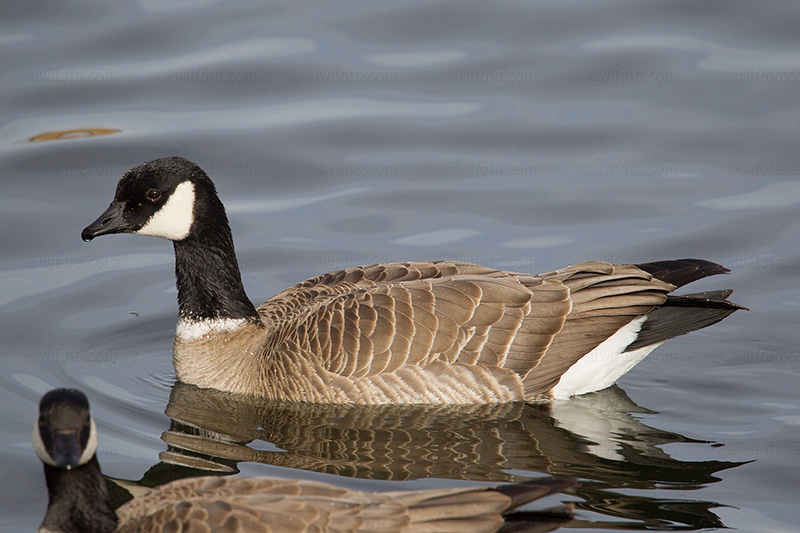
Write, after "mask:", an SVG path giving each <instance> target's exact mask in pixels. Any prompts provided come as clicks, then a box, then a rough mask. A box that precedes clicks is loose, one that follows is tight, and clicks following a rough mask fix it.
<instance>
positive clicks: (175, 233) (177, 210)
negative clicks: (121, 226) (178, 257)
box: [135, 181, 194, 241]
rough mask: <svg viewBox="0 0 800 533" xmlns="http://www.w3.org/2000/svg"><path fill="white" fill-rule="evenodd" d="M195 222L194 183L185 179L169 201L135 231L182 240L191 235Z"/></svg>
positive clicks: (141, 233)
mask: <svg viewBox="0 0 800 533" xmlns="http://www.w3.org/2000/svg"><path fill="white" fill-rule="evenodd" d="M193 222H194V184H193V183H192V182H190V181H184V182H183V183H181V184H179V185H178V186H177V187H175V190H174V191H172V194H171V195H170V197H169V199H168V200H167V203H165V204H164V206H163V207H162V208H161V209H159V210H158V211H156V212H155V214H154V215H153V216H152V217H150V220H148V221H147V223H146V224H145V225H144V226H143V227H142V229H140V230H139V231H136V232H135V233H137V234H139V235H152V236H154V237H163V238H165V239H170V240H173V241H180V240H182V239H185V238H186V237H187V236H188V235H189V230H191V228H192V223H193Z"/></svg>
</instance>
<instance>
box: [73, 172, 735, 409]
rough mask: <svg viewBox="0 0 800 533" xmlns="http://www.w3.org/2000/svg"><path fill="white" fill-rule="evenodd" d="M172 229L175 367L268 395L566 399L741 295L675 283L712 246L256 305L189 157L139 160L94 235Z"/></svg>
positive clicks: (362, 281)
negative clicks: (625, 261)
mask: <svg viewBox="0 0 800 533" xmlns="http://www.w3.org/2000/svg"><path fill="white" fill-rule="evenodd" d="M109 233H136V234H140V235H154V236H157V237H164V238H166V239H170V240H172V241H173V244H174V248H175V274H176V279H177V286H178V306H179V322H178V326H177V330H176V333H175V342H174V346H173V363H174V365H175V371H176V374H177V376H178V378H179V379H180V380H181V381H183V382H185V383H191V384H194V385H197V386H199V387H203V388H215V389H220V390H224V391H229V392H233V393H239V394H248V395H256V396H262V397H266V398H270V399H278V400H288V401H306V402H330V403H363V404H379V403H493V402H506V401H517V400H536V399H547V398H568V397H570V396H572V395H575V394H583V393H587V392H592V391H596V390H600V389H603V388H606V387H609V386H610V385H612V384H613V383H614V382H615V381H616V380H617V379H618V378H619V377H620V376H622V375H623V374H624V373H625V372H627V371H628V370H630V369H631V368H632V367H633V366H634V365H635V364H636V363H638V362H639V361H641V360H642V359H643V358H644V357H645V356H646V355H647V354H648V353H650V352H651V351H652V350H653V349H654V348H655V347H657V346H659V345H660V344H661V343H663V342H664V341H666V340H667V339H669V338H672V337H675V336H677V335H682V334H684V333H688V332H690V331H694V330H697V329H700V328H703V327H706V326H708V325H710V324H714V323H716V322H718V321H720V320H722V319H723V318H725V317H726V316H728V315H729V314H731V313H732V312H734V311H735V310H737V309H740V308H741V307H740V306H738V305H736V304H734V303H731V302H729V301H728V300H727V299H726V298H727V297H728V295H730V293H731V292H732V291H730V290H724V291H713V292H706V293H698V294H690V295H684V296H674V295H671V294H670V293H671V292H672V291H673V290H675V289H676V288H677V287H680V286H682V285H685V284H687V283H690V282H692V281H695V280H698V279H701V278H704V277H706V276H711V275H714V274H720V273H724V272H728V269H726V268H724V267H722V266H720V265H717V264H715V263H712V262H710V261H704V260H699V259H682V260H676V261H659V262H654V263H644V264H640V265H615V264H610V263H605V262H602V261H591V262H587V263H581V264H578V265H574V266H570V267H567V268H564V269H561V270H556V271H553V272H548V273H546V274H539V275H529V274H519V273H512V272H504V271H500V270H494V269H492V268H487V267H483V266H479V265H474V264H470V263H463V262H458V261H432V262H408V263H385V264H376V265H369V266H362V267H354V268H348V269H345V270H339V271H335V272H330V273H327V274H323V275H321V276H318V277H315V278H312V279H309V280H306V281H303V282H301V283H298V284H297V285H295V286H293V287H290V288H288V289H286V290H284V291H282V292H280V293H278V294H277V295H276V296H273V297H272V298H270V299H269V300H267V301H266V302H264V303H263V304H262V305H261V306H259V307H258V308H256V307H255V306H254V305H253V304H252V303H251V301H250V300H249V299H248V297H247V295H246V294H245V291H244V287H243V285H242V279H241V275H240V272H239V266H238V264H237V261H236V255H235V253H234V247H233V238H232V236H231V230H230V227H229V225H228V219H227V216H226V214H225V208H224V207H223V205H222V202H221V201H220V199H219V197H218V196H217V192H216V189H215V187H214V184H213V183H212V181H211V179H209V177H208V176H207V175H206V173H205V172H204V171H203V170H202V169H201V168H200V167H199V166H197V165H196V164H195V163H192V162H190V161H187V160H186V159H183V158H180V157H169V158H163V159H156V160H154V161H150V162H148V163H144V164H142V165H139V166H137V167H135V168H133V169H131V170H129V171H128V172H127V173H126V174H125V175H124V176H123V177H122V179H121V180H120V181H119V184H118V185H117V190H116V194H115V196H114V200H113V202H111V205H110V206H109V207H108V209H107V210H106V211H105V212H104V213H103V214H102V215H100V217H99V218H98V219H97V220H96V221H95V222H93V223H92V224H90V225H89V226H88V227H87V228H86V229H84V230H83V233H82V234H81V236H82V238H83V239H84V240H85V241H90V240H92V239H93V238H94V237H97V236H99V235H105V234H109Z"/></svg>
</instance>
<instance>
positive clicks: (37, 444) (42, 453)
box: [33, 416, 97, 467]
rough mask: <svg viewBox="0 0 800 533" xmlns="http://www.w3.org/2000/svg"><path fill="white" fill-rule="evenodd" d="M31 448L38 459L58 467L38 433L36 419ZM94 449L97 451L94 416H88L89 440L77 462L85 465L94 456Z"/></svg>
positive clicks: (37, 421)
mask: <svg viewBox="0 0 800 533" xmlns="http://www.w3.org/2000/svg"><path fill="white" fill-rule="evenodd" d="M33 450H34V451H35V452H36V455H38V456H39V459H41V460H42V462H43V463H45V464H48V465H50V466H55V467H58V463H56V461H55V459H53V457H52V456H51V455H50V452H48V451H47V448H45V446H44V441H43V440H42V435H41V433H39V420H38V419H37V420H36V422H34V424H33ZM96 451H97V425H96V424H95V422H94V417H92V416H89V440H88V441H86V448H84V450H83V453H82V454H81V456H80V458H79V459H78V464H80V465H85V464H86V463H88V462H89V461H90V460H91V458H92V457H93V456H94V454H95V452H96Z"/></svg>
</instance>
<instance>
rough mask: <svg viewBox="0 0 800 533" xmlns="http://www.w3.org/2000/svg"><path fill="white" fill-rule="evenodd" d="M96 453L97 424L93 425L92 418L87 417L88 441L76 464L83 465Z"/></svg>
mask: <svg viewBox="0 0 800 533" xmlns="http://www.w3.org/2000/svg"><path fill="white" fill-rule="evenodd" d="M96 451H97V424H95V423H94V417H93V416H91V415H89V440H88V441H86V448H84V450H83V453H82V454H81V457H80V459H78V464H81V465H85V464H86V463H88V462H89V461H90V460H91V459H92V457H94V454H95V452H96Z"/></svg>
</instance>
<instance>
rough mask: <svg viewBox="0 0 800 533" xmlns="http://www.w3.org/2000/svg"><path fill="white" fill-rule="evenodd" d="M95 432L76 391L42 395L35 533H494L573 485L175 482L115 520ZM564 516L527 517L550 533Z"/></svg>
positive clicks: (563, 510) (36, 434)
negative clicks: (413, 487) (40, 512)
mask: <svg viewBox="0 0 800 533" xmlns="http://www.w3.org/2000/svg"><path fill="white" fill-rule="evenodd" d="M97 443H98V439H97V426H96V424H95V422H94V419H93V418H92V416H91V413H90V411H89V402H88V400H87V399H86V396H85V395H84V394H83V393H82V392H80V391H78V390H74V389H56V390H52V391H50V392H48V393H47V394H45V395H44V396H43V397H42V399H41V402H40V404H39V417H38V419H37V422H36V424H35V425H34V429H33V445H34V449H35V450H36V454H37V455H38V456H39V458H40V459H41V460H42V462H43V463H44V471H45V477H46V479H47V491H48V493H49V503H48V506H47V513H46V515H45V517H44V520H43V522H42V525H41V526H40V527H39V532H40V533H73V532H74V533H86V532H93V533H105V532H111V531H118V532H128V531H130V532H166V531H209V532H214V531H230V532H233V531H239V532H242V533H246V532H251V531H253V532H255V531H261V532H263V531H287V532H294V533H302V532H305V531H317V532H323V531H386V532H390V531H397V532H399V531H405V532H423V531H462V532H464V533H472V532H476V533H477V532H481V531H497V530H498V529H500V528H501V527H502V526H503V525H504V522H505V518H504V517H505V515H507V514H508V513H510V512H512V511H514V510H515V509H516V508H517V507H519V506H521V505H524V504H526V503H528V502H531V501H533V500H537V499H539V498H542V497H544V496H547V495H549V494H553V493H555V492H559V491H562V490H565V489H568V488H571V487H573V486H574V485H575V483H574V482H572V481H570V480H564V479H555V478H543V479H537V480H532V481H526V482H522V483H515V484H509V485H501V486H498V487H467V488H457V489H433V490H419V491H396V492H381V493H367V492H361V491H355V490H347V489H343V488H340V487H336V486H334V485H329V484H327V483H319V482H314V481H301V480H291V479H281V478H269V477H255V478H246V477H217V476H205V477H196V478H188V479H181V480H178V481H173V482H171V483H167V484H166V485H162V486H160V487H157V488H155V489H153V490H151V491H150V492H147V493H145V494H143V495H141V496H139V497H136V498H134V499H133V500H130V501H129V502H127V503H125V504H124V505H123V506H122V507H120V508H119V509H118V510H117V511H116V513H115V512H114V510H113V508H112V507H111V502H110V500H109V496H108V489H107V488H106V482H105V479H104V478H103V476H102V473H101V471H100V465H99V463H98V461H97V456H96V454H95V452H96V450H97ZM570 509H571V508H570V507H569V506H560V507H557V508H554V509H549V510H544V511H539V512H536V511H533V512H530V513H524V514H523V515H518V517H517V516H515V515H514V514H511V515H510V516H509V519H510V520H515V519H516V518H523V516H524V518H525V519H526V520H531V521H532V523H531V524H526V525H530V527H531V528H533V527H534V526H536V527H538V528H539V529H536V531H552V530H553V529H556V528H557V527H558V525H559V523H561V522H564V521H566V520H568V519H569V515H570V513H569V511H570ZM526 531H528V529H526Z"/></svg>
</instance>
